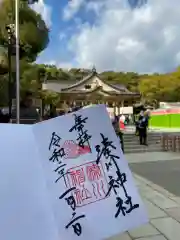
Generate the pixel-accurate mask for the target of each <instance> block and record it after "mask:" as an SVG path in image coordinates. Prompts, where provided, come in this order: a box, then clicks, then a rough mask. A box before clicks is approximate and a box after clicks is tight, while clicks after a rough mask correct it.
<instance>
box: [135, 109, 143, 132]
mask: <svg viewBox="0 0 180 240" xmlns="http://www.w3.org/2000/svg"><path fill="white" fill-rule="evenodd" d="M143 117H144V112H143V111H141V112H140V114H139V117H138V120H137V121H136V122H135V125H136V132H135V135H136V136H139V124H140V122H141V120H142V119H143Z"/></svg>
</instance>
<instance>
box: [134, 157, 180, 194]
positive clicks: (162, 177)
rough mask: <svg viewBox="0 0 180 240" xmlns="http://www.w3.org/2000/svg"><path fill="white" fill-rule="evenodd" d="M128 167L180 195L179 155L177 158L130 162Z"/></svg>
mask: <svg viewBox="0 0 180 240" xmlns="http://www.w3.org/2000/svg"><path fill="white" fill-rule="evenodd" d="M130 168H131V170H132V171H133V172H135V173H137V174H139V175H141V176H143V177H145V178H147V179H149V180H151V181H152V182H154V183H156V184H158V185H160V186H162V187H163V188H165V189H167V190H168V191H170V192H171V193H173V194H175V195H177V196H179V197H180V186H179V183H180V156H179V160H170V161H160V162H147V163H132V164H130Z"/></svg>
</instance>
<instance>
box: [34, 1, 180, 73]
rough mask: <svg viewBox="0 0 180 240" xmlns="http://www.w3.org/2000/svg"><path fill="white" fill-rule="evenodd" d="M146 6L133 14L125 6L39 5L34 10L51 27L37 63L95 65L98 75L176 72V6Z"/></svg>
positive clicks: (179, 48)
mask: <svg viewBox="0 0 180 240" xmlns="http://www.w3.org/2000/svg"><path fill="white" fill-rule="evenodd" d="M131 1H132V3H133V1H134V0H131ZM142 2H146V0H142ZM147 2H148V3H147V4H144V5H142V7H140V8H136V9H133V8H131V7H130V6H129V5H128V3H127V0H69V1H68V0H39V2H38V3H37V4H35V5H33V6H32V8H34V10H36V11H37V12H39V13H41V14H42V16H43V18H44V20H45V22H46V23H47V24H48V26H49V27H50V43H49V46H48V48H47V49H46V50H45V51H44V52H43V53H41V54H40V56H39V57H38V59H37V62H38V63H47V64H55V65H57V66H58V67H62V68H71V67H81V68H92V66H93V65H95V66H96V68H97V70H98V71H105V70H113V71H125V72H129V71H135V72H141V73H150V72H168V71H172V70H174V69H175V68H176V67H177V66H179V65H180V44H179V43H180V33H179V25H180V1H179V0H174V2H173V4H171V1H169V0H150V1H147ZM170 13H171V14H170Z"/></svg>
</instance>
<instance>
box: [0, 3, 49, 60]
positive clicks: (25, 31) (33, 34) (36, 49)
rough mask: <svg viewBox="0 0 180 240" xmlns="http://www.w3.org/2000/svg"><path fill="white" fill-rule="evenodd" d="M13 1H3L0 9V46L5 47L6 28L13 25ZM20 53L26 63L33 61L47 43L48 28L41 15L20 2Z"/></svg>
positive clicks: (6, 38) (6, 39)
mask: <svg viewBox="0 0 180 240" xmlns="http://www.w3.org/2000/svg"><path fill="white" fill-rule="evenodd" d="M14 5H15V2H14V0H3V1H2V3H1V8H0V45H3V46H7V44H8V34H7V30H6V26H7V25H9V24H12V23H14ZM19 22H20V25H19V32H20V53H21V57H22V58H24V59H26V60H27V61H34V60H35V59H36V57H37V55H38V54H39V53H40V52H41V51H43V50H44V49H45V48H46V47H47V44H48V42H49V37H48V33H49V31H48V28H47V27H46V25H45V22H44V21H43V20H42V18H41V15H40V14H37V13H36V12H35V11H33V10H32V9H31V8H30V7H29V6H28V4H27V3H26V2H24V1H21V0H20V10H19Z"/></svg>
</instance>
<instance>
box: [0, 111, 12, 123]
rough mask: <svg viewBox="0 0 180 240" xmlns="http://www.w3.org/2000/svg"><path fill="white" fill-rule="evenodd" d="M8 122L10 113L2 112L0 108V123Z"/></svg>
mask: <svg viewBox="0 0 180 240" xmlns="http://www.w3.org/2000/svg"><path fill="white" fill-rule="evenodd" d="M9 122H10V115H9V114H3V112H2V111H1V110H0V123H9Z"/></svg>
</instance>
